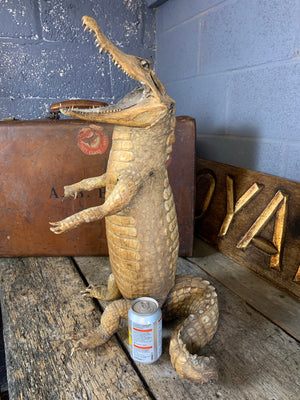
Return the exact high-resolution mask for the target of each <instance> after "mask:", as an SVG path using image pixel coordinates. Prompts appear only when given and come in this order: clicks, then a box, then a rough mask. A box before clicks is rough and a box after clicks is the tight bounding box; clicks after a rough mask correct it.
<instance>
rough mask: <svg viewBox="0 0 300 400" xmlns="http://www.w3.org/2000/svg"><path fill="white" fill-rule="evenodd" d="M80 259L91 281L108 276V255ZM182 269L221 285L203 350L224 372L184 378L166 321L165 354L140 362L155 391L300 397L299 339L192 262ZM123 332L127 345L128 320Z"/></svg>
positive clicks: (248, 398)
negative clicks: (208, 378) (209, 379)
mask: <svg viewBox="0 0 300 400" xmlns="http://www.w3.org/2000/svg"><path fill="white" fill-rule="evenodd" d="M76 262H77V263H78V265H79V267H80V268H81V270H82V272H83V274H84V275H85V276H86V278H87V280H88V281H89V283H92V284H101V283H102V284H103V283H105V282H106V280H107V277H108V275H109V273H110V268H109V262H108V259H107V258H100V257H95V258H91V257H90V258H86V257H77V258H76ZM178 272H179V273H185V274H193V275H197V276H202V277H203V278H205V279H209V280H210V281H211V282H212V283H213V285H214V286H215V287H216V288H217V291H218V296H219V305H220V322H219V329H218V331H217V334H216V336H215V337H214V339H213V340H212V342H211V344H210V345H208V346H206V348H205V349H204V350H203V351H204V352H205V354H208V355H214V356H215V357H216V358H217V360H218V362H219V375H220V377H219V381H218V382H217V383H215V384H207V385H200V384H198V383H194V382H190V381H187V380H184V379H181V378H179V376H178V375H177V374H176V372H175V371H174V370H173V368H172V365H171V363H170V358H169V354H168V345H169V339H170V335H171V332H172V330H173V328H174V326H175V325H176V323H172V324H165V325H164V329H163V355H162V357H161V358H160V359H159V360H158V361H157V362H156V363H154V364H152V365H143V364H137V366H138V368H139V370H140V371H141V373H142V374H143V377H144V379H145V381H146V382H147V384H148V386H149V388H150V390H151V391H152V393H153V394H154V396H155V397H156V398H157V399H161V400H164V399H168V400H169V399H170V398H176V400H177V399H178V400H181V399H182V400H183V399H205V400H212V399H214V400H215V399H216V398H219V399H230V400H241V399H245V400H257V399H260V400H271V399H278V400H279V399H280V400H297V399H298V398H299V391H300V379H299V365H300V351H299V350H300V349H299V345H298V343H297V342H296V341H295V340H294V339H293V338H291V337H290V336H289V335H287V334H286V333H285V332H284V331H282V330H280V329H279V328H278V327H277V326H275V325H274V324H273V323H271V322H270V321H268V320H267V319H266V318H264V317H263V316H262V315H261V314H259V313H257V312H256V311H255V310H253V309H252V308H251V307H249V306H248V305H247V304H246V303H245V302H244V301H243V300H242V299H241V298H239V297H238V296H237V295H235V294H233V293H232V292H231V291H230V290H228V289H226V288H225V287H224V286H223V285H221V284H220V283H219V282H217V281H216V280H215V279H213V278H211V277H209V276H208V275H207V274H206V273H205V272H204V271H203V270H201V269H200V268H198V267H197V266H195V265H193V264H192V263H190V262H188V261H186V260H183V259H179V263H178ZM102 304H103V305H105V304H104V303H102ZM119 336H120V338H121V340H122V341H123V342H124V344H125V345H126V346H128V333H127V328H126V324H123V327H122V328H121V329H120V331H119Z"/></svg>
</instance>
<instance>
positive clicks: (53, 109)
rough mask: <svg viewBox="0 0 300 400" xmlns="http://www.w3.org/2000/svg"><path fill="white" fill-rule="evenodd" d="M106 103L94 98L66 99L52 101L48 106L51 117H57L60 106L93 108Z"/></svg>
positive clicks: (103, 105)
mask: <svg viewBox="0 0 300 400" xmlns="http://www.w3.org/2000/svg"><path fill="white" fill-rule="evenodd" d="M105 106H107V103H103V102H101V101H94V100H66V101H60V102H59V103H53V104H51V106H50V113H51V116H52V118H59V115H58V114H59V112H60V109H61V108H72V107H74V108H94V107H105Z"/></svg>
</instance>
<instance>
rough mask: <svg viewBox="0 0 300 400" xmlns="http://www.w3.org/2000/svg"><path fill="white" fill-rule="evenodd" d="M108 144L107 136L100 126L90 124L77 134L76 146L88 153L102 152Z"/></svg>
mask: <svg viewBox="0 0 300 400" xmlns="http://www.w3.org/2000/svg"><path fill="white" fill-rule="evenodd" d="M108 145H109V137H108V136H107V134H106V133H105V130H104V128H103V127H102V126H97V125H90V126H89V127H87V128H82V129H80V131H79V134H78V147H79V148H80V150H81V151H82V152H83V153H85V154H88V155H94V154H103V153H105V152H106V150H107V148H108Z"/></svg>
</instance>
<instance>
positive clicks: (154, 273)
mask: <svg viewBox="0 0 300 400" xmlns="http://www.w3.org/2000/svg"><path fill="white" fill-rule="evenodd" d="M83 22H84V25H85V26H86V27H87V28H88V29H89V30H90V31H92V32H93V33H94V35H95V37H96V42H97V45H98V46H99V47H100V51H101V50H104V51H106V52H107V53H108V54H109V55H110V57H111V58H112V60H113V61H114V63H115V64H116V65H118V66H119V67H120V68H121V69H122V70H123V71H124V72H125V73H126V74H128V75H129V76H130V77H132V78H133V79H135V80H136V81H139V82H140V83H141V84H142V87H141V88H137V89H135V90H134V91H133V92H131V93H129V94H128V95H126V96H125V97H124V98H123V99H122V100H120V101H119V102H118V103H117V104H116V105H113V106H107V107H101V108H98V109H86V110H77V109H75V110H68V109H63V110H61V111H62V112H63V113H65V114H66V115H69V116H71V117H75V118H81V119H86V120H89V121H94V122H100V123H101V122H102V123H104V122H106V123H112V124H115V128H114V132H113V138H112V148H111V153H110V156H109V161H108V166H107V171H106V174H104V175H102V176H100V177H94V178H88V179H85V180H83V181H81V182H78V183H75V184H73V185H70V186H66V187H65V196H66V197H67V196H74V198H76V196H77V193H78V192H80V191H82V190H93V189H95V188H99V187H104V186H105V187H106V197H105V202H104V204H103V205H101V206H98V207H92V208H89V209H87V210H83V211H81V212H79V213H77V214H74V215H72V216H70V217H68V218H66V219H64V220H62V221H59V222H54V223H51V225H52V228H50V229H51V230H52V231H53V232H54V233H57V234H58V233H63V232H66V231H68V230H70V229H73V228H75V227H77V226H79V225H81V224H82V223H85V222H91V221H96V220H99V219H101V218H103V217H105V218H106V233H107V241H108V248H109V258H110V263H111V267H112V275H111V276H110V278H109V282H108V286H107V287H104V286H100V287H93V286H90V287H88V288H87V289H86V290H85V291H84V292H83V295H85V296H90V297H96V298H99V299H103V300H115V301H113V302H112V303H111V304H110V305H109V306H108V307H107V308H106V309H105V311H104V313H103V315H102V318H101V324H100V326H99V327H98V328H97V329H96V330H95V331H94V332H92V333H90V334H89V335H88V336H86V337H85V338H83V339H80V340H79V341H78V342H77V344H76V346H75V347H84V348H93V347H95V346H98V345H101V344H102V343H104V342H106V341H107V340H108V339H109V338H110V337H111V335H112V334H113V333H114V332H115V331H116V330H117V329H118V326H119V319H120V317H122V318H126V317H127V314H128V310H129V308H130V303H131V302H130V299H136V298H138V297H142V296H149V297H153V298H155V299H156V300H157V301H158V302H159V304H160V305H161V306H162V308H163V313H164V315H165V316H166V317H167V318H170V317H176V316H179V317H186V319H185V320H184V322H183V323H182V324H180V325H179V327H178V328H177V329H176V330H175V332H174V334H173V335H172V338H171V343H170V355H171V361H172V364H173V366H174V368H175V369H176V371H177V372H178V373H179V375H180V376H182V377H183V378H187V379H193V380H196V381H198V382H207V381H210V380H212V379H215V378H216V377H217V369H216V361H215V359H214V358H213V357H209V358H208V357H202V356H197V355H192V353H193V352H195V351H198V349H199V348H201V347H203V346H204V345H205V344H206V343H207V342H209V341H210V340H211V339H212V337H213V335H214V333H215V331H216V328H217V321H218V305H217V297H216V293H215V290H214V288H213V287H212V286H211V285H210V284H209V282H207V281H203V280H202V279H200V278H199V277H191V276H179V277H176V268H177V258H178V247H179V238H178V225H177V217H176V210H175V204H174V199H173V194H172V189H171V187H170V184H169V179H168V173H167V161H168V158H169V155H170V153H171V151H172V143H173V142H174V140H175V136H174V127H175V116H174V113H175V103H174V100H172V99H171V98H170V97H169V96H168V95H167V94H166V92H165V88H164V86H163V85H162V84H161V82H160V81H159V80H158V79H157V77H156V76H155V74H154V72H153V70H152V69H151V64H150V61H148V60H145V59H141V58H139V57H135V56H131V55H127V54H125V53H123V52H121V51H120V50H119V49H118V48H117V47H115V46H114V45H113V44H112V43H111V42H110V41H109V40H108V39H107V38H106V36H105V35H104V34H103V32H102V31H101V30H100V28H99V26H98V25H97V23H96V22H95V21H94V20H93V19H92V18H90V17H83ZM120 297H123V299H120V300H117V299H119V298H120Z"/></svg>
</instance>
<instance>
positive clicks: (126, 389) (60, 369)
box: [0, 258, 151, 400]
mask: <svg viewBox="0 0 300 400" xmlns="http://www.w3.org/2000/svg"><path fill="white" fill-rule="evenodd" d="M83 288H84V284H83V281H82V279H81V278H80V276H79V274H78V272H77V270H76V269H75V267H74V264H73V263H72V262H71V260H70V259H67V258H27V259H6V260H5V259H1V260H0V291H1V307H2V313H3V322H4V340H5V348H6V363H7V375H8V388H9V395H10V399H11V400H17V399H20V400H21V399H35V400H57V399H69V400H83V399H84V400H85V399H148V398H151V397H149V395H148V393H147V391H146V390H145V388H144V385H143V383H142V382H141V380H140V379H139V377H138V376H137V373H136V372H135V371H134V369H133V368H132V365H131V363H130V362H129V361H128V358H127V357H126V355H125V353H124V352H123V350H122V348H121V346H120V345H119V344H118V343H117V341H116V339H115V338H113V339H112V340H111V341H110V342H109V343H108V344H106V345H105V346H104V347H103V348H99V349H97V350H95V351H93V352H84V351H82V352H75V353H74V354H73V355H71V349H72V346H73V343H72V342H70V341H65V339H66V338H67V337H68V336H69V333H70V332H73V331H75V332H76V331H78V330H79V331H81V330H84V329H90V328H91V327H93V326H95V325H96V324H97V322H98V320H99V318H100V312H99V311H98V309H97V307H95V304H94V303H93V301H91V300H87V301H83V299H82V298H81V295H80V290H82V289H83Z"/></svg>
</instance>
